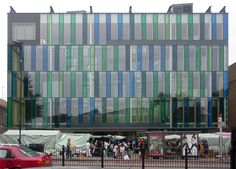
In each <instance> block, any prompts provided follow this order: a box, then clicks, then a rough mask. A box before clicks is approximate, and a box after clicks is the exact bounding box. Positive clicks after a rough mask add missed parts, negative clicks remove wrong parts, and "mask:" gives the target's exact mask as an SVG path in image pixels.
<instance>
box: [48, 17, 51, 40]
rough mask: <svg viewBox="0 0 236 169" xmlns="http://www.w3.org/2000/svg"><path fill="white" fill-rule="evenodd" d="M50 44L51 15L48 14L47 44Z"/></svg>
mask: <svg viewBox="0 0 236 169" xmlns="http://www.w3.org/2000/svg"><path fill="white" fill-rule="evenodd" d="M51 44H52V15H51V14H48V45H51Z"/></svg>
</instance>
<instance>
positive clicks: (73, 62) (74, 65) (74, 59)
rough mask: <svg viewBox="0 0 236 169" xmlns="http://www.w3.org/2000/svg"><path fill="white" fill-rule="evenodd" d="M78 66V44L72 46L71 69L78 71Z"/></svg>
mask: <svg viewBox="0 0 236 169" xmlns="http://www.w3.org/2000/svg"><path fill="white" fill-rule="evenodd" d="M77 68H78V46H72V47H71V71H77Z"/></svg>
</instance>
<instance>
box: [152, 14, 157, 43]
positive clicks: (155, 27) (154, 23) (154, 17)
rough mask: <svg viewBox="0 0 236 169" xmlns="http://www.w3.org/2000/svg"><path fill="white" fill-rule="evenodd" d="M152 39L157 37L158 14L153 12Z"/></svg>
mask: <svg viewBox="0 0 236 169" xmlns="http://www.w3.org/2000/svg"><path fill="white" fill-rule="evenodd" d="M153 39H154V40H157V39H158V15H157V14H153Z"/></svg>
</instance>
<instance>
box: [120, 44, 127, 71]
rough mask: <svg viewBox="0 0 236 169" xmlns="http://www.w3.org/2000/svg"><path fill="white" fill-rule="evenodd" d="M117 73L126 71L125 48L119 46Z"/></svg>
mask: <svg viewBox="0 0 236 169" xmlns="http://www.w3.org/2000/svg"><path fill="white" fill-rule="evenodd" d="M118 49H119V52H118V54H119V56H118V58H119V64H118V65H119V71H125V70H126V63H125V59H126V55H125V46H119V47H118Z"/></svg>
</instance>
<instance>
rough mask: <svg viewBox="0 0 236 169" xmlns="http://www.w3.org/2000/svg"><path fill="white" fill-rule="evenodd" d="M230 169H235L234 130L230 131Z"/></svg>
mask: <svg viewBox="0 0 236 169" xmlns="http://www.w3.org/2000/svg"><path fill="white" fill-rule="evenodd" d="M230 163H231V164H230V168H231V169H235V168H236V128H233V129H232V131H231V151H230Z"/></svg>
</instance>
